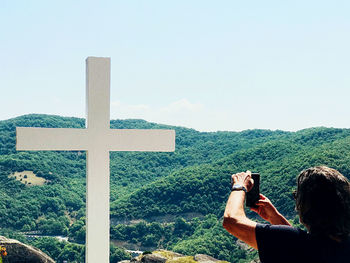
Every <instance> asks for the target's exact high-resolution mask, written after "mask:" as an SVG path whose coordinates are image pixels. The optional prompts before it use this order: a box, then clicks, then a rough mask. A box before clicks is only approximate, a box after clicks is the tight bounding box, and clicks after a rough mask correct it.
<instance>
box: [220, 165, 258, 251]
mask: <svg viewBox="0 0 350 263" xmlns="http://www.w3.org/2000/svg"><path fill="white" fill-rule="evenodd" d="M232 179H233V184H234V185H240V186H243V187H245V189H246V190H247V191H250V189H251V188H252V186H253V180H252V178H251V172H250V171H247V172H246V173H238V174H234V175H232ZM245 194H246V193H245V191H243V190H238V191H232V192H231V194H230V196H229V198H228V200H227V204H226V208H225V213H224V221H223V226H224V228H225V229H226V230H227V231H228V232H229V233H231V234H232V235H234V236H235V237H237V238H238V239H240V240H242V241H243V242H245V243H247V244H248V245H250V246H251V247H253V248H255V249H257V243H256V235H255V227H256V222H254V221H252V220H250V219H248V218H247V216H246V214H245V212H244V200H245Z"/></svg>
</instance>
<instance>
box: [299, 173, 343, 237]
mask: <svg viewBox="0 0 350 263" xmlns="http://www.w3.org/2000/svg"><path fill="white" fill-rule="evenodd" d="M297 181H298V188H297V192H296V209H297V211H298V212H299V216H300V221H301V222H302V223H303V224H304V225H305V226H306V227H307V228H308V229H309V231H310V233H311V234H316V235H326V236H334V237H338V238H341V239H345V238H347V237H348V236H349V234H350V183H349V180H348V179H347V178H346V177H344V176H343V175H342V174H341V173H340V172H338V171H337V170H335V169H332V168H329V167H326V166H317V167H312V168H309V169H307V170H304V171H302V172H301V173H300V174H299V176H298V180H297Z"/></svg>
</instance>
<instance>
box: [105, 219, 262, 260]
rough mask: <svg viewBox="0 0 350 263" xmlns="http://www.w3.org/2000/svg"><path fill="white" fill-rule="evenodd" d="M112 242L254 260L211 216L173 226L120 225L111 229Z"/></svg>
mask: <svg viewBox="0 0 350 263" xmlns="http://www.w3.org/2000/svg"><path fill="white" fill-rule="evenodd" d="M111 238H112V239H113V240H118V241H127V242H130V243H134V244H140V245H141V248H142V249H145V250H154V249H156V248H163V249H167V250H172V251H176V252H179V253H182V254H185V255H195V254H207V255H212V256H214V257H215V258H218V259H222V260H228V261H230V262H246V261H250V260H252V259H253V258H255V257H256V256H257V253H251V251H247V249H245V248H241V247H240V246H239V245H238V244H237V239H236V238H235V237H233V236H232V235H230V234H228V233H227V231H226V230H224V229H223V227H222V222H221V220H218V218H217V217H216V216H215V215H212V214H209V215H207V216H205V217H204V218H202V219H199V218H193V219H192V220H190V221H186V220H184V219H183V218H181V217H177V218H176V219H175V222H173V223H163V224H161V223H157V222H152V223H146V222H144V221H142V222H140V223H138V224H135V225H123V224H119V225H116V226H113V227H112V228H111Z"/></svg>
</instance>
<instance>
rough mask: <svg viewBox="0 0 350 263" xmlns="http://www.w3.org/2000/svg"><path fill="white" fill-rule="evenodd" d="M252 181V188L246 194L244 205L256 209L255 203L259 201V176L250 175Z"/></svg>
mask: <svg viewBox="0 0 350 263" xmlns="http://www.w3.org/2000/svg"><path fill="white" fill-rule="evenodd" d="M252 178H253V180H254V186H253V188H252V189H251V190H250V191H249V192H248V193H247V197H246V201H245V204H246V206H249V207H256V206H255V203H256V202H257V201H258V200H259V196H260V174H258V173H252Z"/></svg>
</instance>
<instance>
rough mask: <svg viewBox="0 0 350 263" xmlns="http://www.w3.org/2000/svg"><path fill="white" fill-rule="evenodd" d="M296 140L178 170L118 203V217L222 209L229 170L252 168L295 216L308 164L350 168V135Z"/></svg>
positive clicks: (266, 189) (279, 203)
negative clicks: (296, 190) (296, 197)
mask: <svg viewBox="0 0 350 263" xmlns="http://www.w3.org/2000/svg"><path fill="white" fill-rule="evenodd" d="M295 140H299V138H295V139H294V140H290V141H287V140H281V141H279V140H276V141H271V142H266V143H262V144H260V145H258V146H256V147H253V148H251V149H248V150H240V151H237V152H235V153H233V154H231V155H228V156H227V157H225V158H222V159H220V160H218V161H214V162H212V163H211V164H202V165H199V166H191V167H188V168H184V169H181V170H178V171H175V172H174V173H172V174H171V175H169V176H167V177H163V178H161V179H159V180H156V181H154V182H153V183H150V184H148V185H145V186H144V187H141V188H139V189H138V190H136V191H135V192H133V193H131V194H130V195H129V196H125V197H124V198H121V199H119V200H118V201H117V202H115V203H114V204H113V209H112V211H113V215H114V216H116V217H121V218H122V217H132V218H148V217H151V216H154V215H163V214H181V213H186V212H198V213H201V214H203V215H205V214H208V213H214V214H216V215H217V216H218V217H219V216H220V215H222V213H223V209H224V204H225V200H226V199H227V196H228V194H229V191H228V187H229V185H230V174H232V173H234V172H239V171H245V170H247V169H250V170H252V171H258V172H260V173H261V191H262V192H263V193H264V194H265V195H267V196H268V197H269V198H270V199H271V200H272V201H273V202H274V203H275V205H276V206H277V208H278V209H279V210H280V211H281V212H282V213H284V214H286V215H287V216H289V217H290V218H293V217H294V216H295V214H294V200H293V198H292V195H291V192H292V190H293V188H295V186H296V176H297V175H298V173H299V172H300V171H301V170H302V169H305V168H308V167H310V166H316V165H328V166H331V167H334V168H336V169H339V170H340V171H341V172H342V173H343V174H344V175H345V176H349V175H350V171H349V168H348V164H349V161H350V159H349V153H350V137H345V138H343V139H338V140H336V141H327V140H325V142H323V141H320V143H319V144H318V145H314V146H310V145H303V144H296V143H295Z"/></svg>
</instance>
